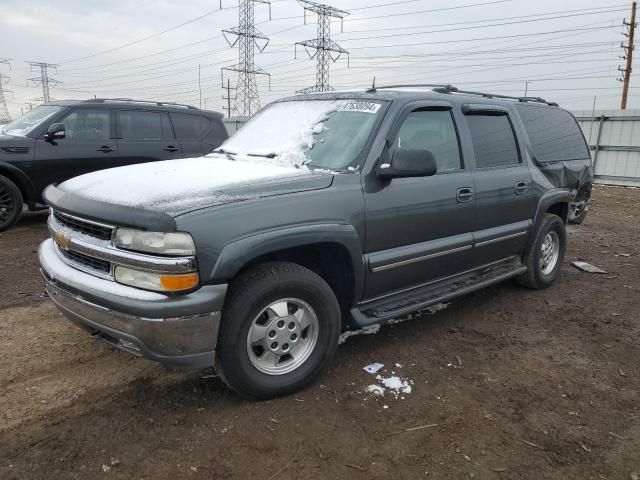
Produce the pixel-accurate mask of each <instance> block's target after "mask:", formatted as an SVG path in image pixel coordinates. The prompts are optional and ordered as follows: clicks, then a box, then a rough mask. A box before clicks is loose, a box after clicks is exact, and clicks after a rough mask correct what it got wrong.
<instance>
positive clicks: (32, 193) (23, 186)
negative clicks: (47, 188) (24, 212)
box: [0, 161, 38, 204]
mask: <svg viewBox="0 0 640 480" xmlns="http://www.w3.org/2000/svg"><path fill="white" fill-rule="evenodd" d="M3 172H9V175H11V176H13V177H14V178H15V179H17V181H18V185H17V187H18V188H19V189H20V191H21V192H23V193H24V194H26V195H23V196H24V199H23V200H24V202H25V203H27V204H29V203H35V202H37V201H38V198H37V194H36V189H35V187H34V185H33V182H32V181H31V179H30V178H29V177H28V176H27V174H26V173H24V172H23V171H22V170H20V169H19V168H18V167H15V166H14V165H11V164H10V163H7V162H2V161H0V175H2V174H3ZM10 180H13V179H12V178H10Z"/></svg>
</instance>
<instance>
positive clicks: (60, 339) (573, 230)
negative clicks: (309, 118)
mask: <svg viewBox="0 0 640 480" xmlns="http://www.w3.org/2000/svg"><path fill="white" fill-rule="evenodd" d="M639 207H640V190H638V189H623V188H613V187H597V188H596V189H595V192H594V198H593V204H592V209H591V211H590V213H589V216H588V217H587V219H586V221H585V223H584V224H583V225H581V226H571V227H569V233H568V239H569V247H568V252H567V257H566V259H565V264H564V265H563V270H562V277H561V279H560V280H559V282H558V283H557V284H556V285H555V286H554V287H552V288H550V289H547V290H544V291H531V290H526V289H523V288H520V287H517V286H515V285H514V284H512V283H509V282H507V283H504V284H501V285H497V286H495V287H492V288H488V289H486V290H484V291H481V292H478V293H476V294H473V295H469V296H466V297H463V298H460V299H456V300H455V301H453V302H452V303H451V304H450V305H449V306H448V308H446V309H444V310H441V311H439V312H437V313H435V314H426V313H424V314H422V315H415V316H414V318H412V319H411V320H410V321H406V322H402V323H398V324H395V325H393V326H387V327H383V328H381V329H380V331H379V332H378V333H377V334H375V335H366V336H355V337H350V338H349V339H348V340H347V341H346V342H345V343H344V345H342V346H341V347H340V348H339V349H338V354H337V357H336V359H335V361H334V362H333V364H332V366H331V368H330V369H329V371H328V372H327V374H326V375H325V376H324V377H323V378H322V379H321V380H320V382H319V383H317V384H316V385H315V386H313V387H311V388H309V389H307V390H306V391H304V392H301V393H299V394H297V395H294V396H290V397H287V398H283V399H279V400H273V401H268V402H261V403H250V402H245V401H243V400H241V399H239V398H238V397H237V396H235V395H234V394H233V393H231V392H230V391H228V390H227V389H226V388H225V386H224V385H223V384H222V382H221V381H220V380H219V379H218V378H215V377H212V376H211V375H207V372H195V371H181V370H173V369H168V368H166V367H163V366H161V365H158V364H155V363H152V362H149V361H146V360H142V359H138V358H135V357H133V356H130V355H128V354H126V353H122V352H119V351H117V350H115V349H113V348H112V347H110V346H109V345H107V344H105V343H101V342H96V341H94V340H91V339H90V338H89V337H88V336H87V335H86V334H85V333H84V332H82V331H81V330H79V329H78V328H76V327H74V326H73V325H71V324H70V323H69V322H68V321H66V320H65V319H64V318H63V316H62V315H61V314H59V313H58V312H57V310H56V309H55V308H54V307H53V306H52V305H51V303H50V302H49V301H48V300H47V299H46V298H44V297H43V296H42V285H41V281H40V278H39V274H38V267H37V261H36V259H35V250H36V248H37V245H38V243H39V242H40V241H41V240H42V239H44V238H46V236H47V232H46V227H45V215H43V214H29V215H25V217H24V218H23V219H22V221H21V222H20V224H19V225H18V226H17V228H14V229H12V230H10V231H8V232H5V233H2V234H0V272H1V275H0V288H1V291H2V297H1V298H0V339H1V340H0V341H1V348H0V478H1V479H3V480H4V479H7V480H8V479H76V478H77V479H93V478H105V479H107V478H113V479H154V480H161V479H175V478H189V479H214V478H215V479H219V478H239V479H246V478H261V479H266V480H270V479H274V478H279V479H293V478H296V479H297V478H306V479H326V478H331V477H333V478H354V479H360V478H363V479H365V478H394V479H404V478H436V479H448V478H456V479H460V478H482V479H494V478H495V479H532V480H533V479H535V480H541V479H550V478H553V479H580V480H584V479H598V480H599V479H630V478H631V479H632V478H637V477H635V476H634V475H636V474H640V455H639V454H638V452H640V347H639V340H640V322H639V320H640V318H639V317H640V294H639V290H640V287H639V284H638V278H640V243H639V242H638V238H639V237H640V221H639V220H640V213H639V211H640V209H639ZM578 258H579V259H583V260H585V261H587V262H590V263H593V264H595V265H598V266H600V267H602V268H603V269H605V270H606V271H607V272H608V273H607V274H601V275H597V274H589V273H584V272H581V271H579V270H577V269H575V268H574V267H572V266H571V265H570V261H571V260H575V259H578ZM372 362H380V363H383V364H384V365H385V367H384V368H382V370H380V372H378V374H379V375H381V376H382V377H389V376H392V375H396V376H398V377H400V379H401V380H405V381H406V382H407V383H406V384H407V385H410V386H411V392H410V393H409V392H404V393H403V392H401V393H399V394H394V392H393V391H392V390H390V389H388V388H387V389H386V390H385V391H384V395H383V396H377V395H375V394H374V393H371V392H368V391H367V387H368V386H369V385H372V384H380V382H379V381H378V380H377V379H376V375H374V374H370V373H367V372H365V371H364V370H363V367H364V366H366V365H368V364H370V363H372Z"/></svg>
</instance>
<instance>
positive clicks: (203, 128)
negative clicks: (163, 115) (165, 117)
mask: <svg viewBox="0 0 640 480" xmlns="http://www.w3.org/2000/svg"><path fill="white" fill-rule="evenodd" d="M170 115H171V122H172V123H173V129H174V130H175V132H176V138H177V139H178V140H200V139H201V138H202V137H203V136H204V135H205V134H206V133H207V131H208V130H209V127H211V120H209V119H208V118H205V117H202V116H200V115H189V114H186V113H173V112H172V113H171V114H170Z"/></svg>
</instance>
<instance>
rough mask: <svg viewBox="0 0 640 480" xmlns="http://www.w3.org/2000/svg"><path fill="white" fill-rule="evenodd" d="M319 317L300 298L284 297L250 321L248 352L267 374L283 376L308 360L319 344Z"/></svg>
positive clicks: (255, 364)
mask: <svg viewBox="0 0 640 480" xmlns="http://www.w3.org/2000/svg"><path fill="white" fill-rule="evenodd" d="M318 330H319V324H318V316H317V315H316V313H315V311H314V310H313V308H311V306H310V305H309V304H308V303H306V302H303V301H302V300H300V299H297V298H283V299H281V300H277V301H275V302H273V303H271V304H270V305H269V306H267V307H266V308H264V309H263V310H262V311H261V312H260V313H259V314H258V315H257V316H256V317H255V318H254V319H253V321H252V322H251V327H249V332H248V334H247V353H248V355H249V360H251V364H252V365H253V366H254V367H255V368H256V369H258V370H259V371H260V372H262V373H266V374H267V375H284V374H286V373H289V372H292V371H294V370H295V369H296V368H298V367H299V366H300V365H302V364H303V363H304V362H306V361H307V359H308V358H309V357H310V356H311V353H312V352H313V350H314V348H315V346H316V344H317V343H318Z"/></svg>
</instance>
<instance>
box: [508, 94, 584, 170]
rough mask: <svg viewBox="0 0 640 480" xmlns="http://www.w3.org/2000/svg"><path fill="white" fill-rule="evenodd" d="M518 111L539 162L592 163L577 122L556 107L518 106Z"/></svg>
mask: <svg viewBox="0 0 640 480" xmlns="http://www.w3.org/2000/svg"><path fill="white" fill-rule="evenodd" d="M516 109H517V110H518V114H519V115H520V118H522V121H523V122H524V128H525V130H526V132H527V135H528V136H529V140H530V141H531V146H532V148H533V154H534V155H535V157H536V160H537V161H539V162H558V161H563V160H582V159H589V158H591V155H590V154H589V150H588V149H587V145H586V143H585V141H584V137H583V135H582V131H581V130H580V126H579V125H578V122H576V119H575V118H573V116H572V115H571V114H570V113H569V112H566V111H564V110H560V109H559V108H554V107H538V106H526V105H517V106H516Z"/></svg>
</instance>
